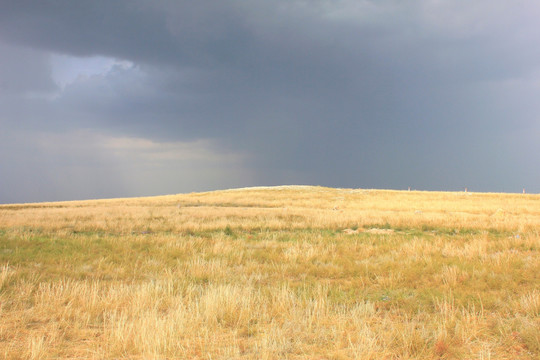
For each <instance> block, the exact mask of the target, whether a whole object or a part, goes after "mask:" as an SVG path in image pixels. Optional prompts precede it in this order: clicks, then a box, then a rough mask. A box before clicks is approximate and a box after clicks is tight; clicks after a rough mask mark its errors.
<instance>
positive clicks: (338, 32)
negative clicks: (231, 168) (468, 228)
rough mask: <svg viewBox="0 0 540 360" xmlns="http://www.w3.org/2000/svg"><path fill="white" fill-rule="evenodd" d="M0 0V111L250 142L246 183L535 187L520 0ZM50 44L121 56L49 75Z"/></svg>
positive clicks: (531, 100)
mask: <svg viewBox="0 0 540 360" xmlns="http://www.w3.org/2000/svg"><path fill="white" fill-rule="evenodd" d="M0 10H1V11H0V41H3V42H4V44H3V45H2V48H1V50H2V53H6V54H7V53H9V54H11V55H10V56H9V57H4V56H3V57H2V58H3V63H0V75H2V79H6V80H5V81H4V84H7V85H4V88H5V90H4V91H5V93H6V94H7V93H10V94H15V93H17V91H18V94H20V93H21V92H22V93H24V95H17V96H18V97H17V96H16V95H10V96H16V98H14V99H13V101H11V100H10V104H11V103H12V104H14V105H9V104H6V102H7V100H5V99H6V97H4V100H3V105H4V106H3V110H0V116H2V119H4V120H3V121H4V122H7V121H8V119H11V120H12V119H14V118H17V119H18V120H19V121H17V123H18V124H19V125H18V126H19V127H20V126H21V125H20V124H21V123H24V124H28V126H29V127H30V128H31V129H38V128H43V127H45V128H47V129H49V130H50V131H54V129H62V130H63V131H65V130H66V129H73V130H76V129H78V128H84V129H94V130H96V131H101V132H110V133H111V134H115V135H124V136H134V137H144V138H148V139H154V140H156V141H162V142H170V141H192V140H195V139H213V140H214V141H216V143H219V144H220V146H221V147H222V148H223V149H229V150H231V151H238V152H241V153H247V154H250V155H251V156H250V157H249V159H251V160H246V161H247V163H246V164H245V166H246V167H248V168H249V169H252V170H253V172H254V173H255V174H256V175H255V178H256V182H258V183H285V182H303V183H315V184H325V185H332V186H356V187H390V188H405V187H407V186H408V185H411V186H413V187H418V188H427V189H448V190H450V189H459V188H462V187H465V186H468V187H469V188H475V187H476V188H477V190H484V191H489V190H496V191H517V190H519V189H520V188H521V186H526V187H529V188H534V186H536V191H539V190H540V188H538V185H537V184H538V181H539V180H540V171H539V170H537V169H535V167H534V166H533V165H531V164H532V163H533V162H534V159H535V158H536V156H537V155H536V154H538V152H539V151H540V148H539V147H538V145H537V143H536V142H535V140H533V137H531V135H530V134H533V133H537V132H538V131H539V125H538V120H537V119H538V115H539V114H540V106H538V105H537V104H536V103H537V102H536V101H535V97H536V96H535V94H536V93H537V91H538V84H539V79H540V72H539V70H540V69H539V64H540V46H538V45H539V44H538V42H539V39H540V29H539V28H538V26H537V25H536V23H537V20H536V19H537V16H538V15H540V14H539V13H540V7H539V6H537V5H535V4H532V3H523V4H520V5H512V6H510V5H507V4H506V3H505V2H502V1H474V2H445V1H441V2H431V1H413V2H407V3H403V2H399V1H376V2H371V1H346V0H343V1H322V0H321V1H272V2H267V1H249V2H245V1H233V0H231V1H206V0H205V1H196V2H193V1H86V2H73V1H53V2H41V1H20V0H19V1H5V2H3V3H2V5H1V6H0ZM25 51H26V52H32V54H30V53H27V54H24V53H23V52H25ZM55 53H56V54H64V55H70V56H78V57H85V56H96V55H99V56H103V57H110V58H115V59H119V60H127V61H130V62H131V63H132V64H133V66H120V65H117V66H115V67H113V68H112V69H111V70H110V71H108V72H104V73H101V74H96V75H93V76H90V77H87V78H84V79H78V80H77V81H73V82H72V83H70V84H68V85H66V86H65V87H64V88H63V89H61V90H59V89H58V88H55V86H54V84H52V83H51V81H50V69H49V68H48V66H50V65H48V62H47V61H48V58H47V56H48V55H49V54H55ZM22 58H24V59H32V62H31V64H28V65H25V64H24V63H21V62H18V61H17V59H22ZM16 66H19V69H18V70H15V71H10V70H6V69H10V68H11V69H15V68H16ZM21 66H22V67H24V69H25V70H23V69H20V67H21ZM51 84H52V85H51ZM16 88H17V89H16ZM31 91H34V92H40V93H41V94H43V93H44V92H45V93H47V92H48V93H49V94H50V97H48V98H47V97H46V96H45V97H44V96H43V95H41V98H40V97H38V98H35V97H31V96H30V97H29V95H28V94H30V92H31ZM17 104H18V105H17ZM12 122H13V121H12ZM44 124H46V125H44ZM13 126H15V125H13ZM516 142H520V143H521V144H520V145H519V146H516V144H515V143H516ZM238 185H239V186H240V185H244V184H241V183H239V184H238ZM179 191H181V189H179Z"/></svg>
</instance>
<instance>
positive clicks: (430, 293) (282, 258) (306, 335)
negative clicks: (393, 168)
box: [0, 186, 540, 359]
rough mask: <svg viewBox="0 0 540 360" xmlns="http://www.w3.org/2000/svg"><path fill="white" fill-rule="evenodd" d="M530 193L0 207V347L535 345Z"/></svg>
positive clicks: (296, 193)
mask: <svg viewBox="0 0 540 360" xmlns="http://www.w3.org/2000/svg"><path fill="white" fill-rule="evenodd" d="M539 250H540V195H529V194H527V195H525V194H480V193H463V192H419V191H410V192H408V191H383V190H361V189H354V190H353V189H331V188H323V187H307V186H306V187H303V186H296V187H295V186H293V187H273V188H248V189H238V190H227V191H216V192H208V193H192V194H180V195H170V196H160V197H151V198H133V199H114V200H93V201H75V202H59V203H39V204H18V205H1V206H0V358H2V359H21V358H23V359H539V358H540V251H539Z"/></svg>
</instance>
